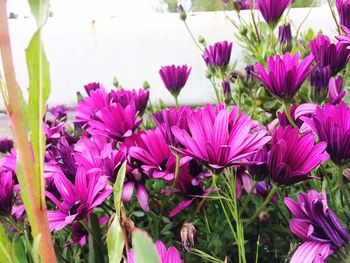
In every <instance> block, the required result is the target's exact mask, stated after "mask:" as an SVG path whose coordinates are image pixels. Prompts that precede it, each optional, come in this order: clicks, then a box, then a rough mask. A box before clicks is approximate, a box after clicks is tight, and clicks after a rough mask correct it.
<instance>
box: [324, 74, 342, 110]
mask: <svg viewBox="0 0 350 263" xmlns="http://www.w3.org/2000/svg"><path fill="white" fill-rule="evenodd" d="M328 89H329V103H330V104H333V105H336V104H339V103H340V102H341V101H342V99H343V98H344V97H345V95H346V92H345V91H344V90H343V78H342V76H339V77H338V78H337V79H335V78H331V79H330V81H329V87H328Z"/></svg>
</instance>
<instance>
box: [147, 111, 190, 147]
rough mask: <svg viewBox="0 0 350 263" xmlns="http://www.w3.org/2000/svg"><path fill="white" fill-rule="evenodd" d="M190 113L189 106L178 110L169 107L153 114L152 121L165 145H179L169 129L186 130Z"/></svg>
mask: <svg viewBox="0 0 350 263" xmlns="http://www.w3.org/2000/svg"><path fill="white" fill-rule="evenodd" d="M191 113H192V110H191V108H190V107H189V106H182V107H179V108H175V107H169V108H167V109H163V110H161V111H159V112H156V113H154V114H153V120H154V121H155V123H156V124H157V127H158V129H159V130H160V131H161V133H162V134H163V136H164V138H165V140H166V142H167V144H170V145H174V146H176V145H178V144H179V142H178V140H177V139H176V138H175V136H174V135H173V132H172V131H171V128H172V127H174V126H176V127H179V128H180V129H185V130H188V124H187V117H188V116H189V115H191Z"/></svg>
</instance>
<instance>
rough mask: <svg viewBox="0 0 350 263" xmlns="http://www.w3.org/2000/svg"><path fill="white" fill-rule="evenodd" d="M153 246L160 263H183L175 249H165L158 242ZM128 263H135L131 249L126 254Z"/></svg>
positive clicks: (160, 242) (161, 243)
mask: <svg viewBox="0 0 350 263" xmlns="http://www.w3.org/2000/svg"><path fill="white" fill-rule="evenodd" d="M154 246H155V248H156V251H157V254H158V256H159V259H160V263H183V261H182V260H181V258H180V253H179V251H177V249H176V248H175V247H173V246H171V247H169V248H168V249H167V248H166V247H165V246H164V244H163V242H162V241H160V240H158V241H157V242H156V243H155V245H154ZM128 263H136V259H135V253H134V250H133V249H130V250H129V252H128Z"/></svg>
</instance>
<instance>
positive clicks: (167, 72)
mask: <svg viewBox="0 0 350 263" xmlns="http://www.w3.org/2000/svg"><path fill="white" fill-rule="evenodd" d="M191 69H192V68H188V67H187V65H183V66H175V65H171V66H162V67H161V69H160V70H159V74H160V77H161V78H162V80H163V83H164V85H165V87H166V88H167V89H168V90H169V92H170V93H171V95H173V96H174V97H175V98H177V97H178V96H179V94H180V91H181V89H182V88H183V87H184V86H185V84H186V82H187V79H188V76H189V75H190V73H191Z"/></svg>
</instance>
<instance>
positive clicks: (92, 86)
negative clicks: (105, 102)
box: [84, 82, 103, 96]
mask: <svg viewBox="0 0 350 263" xmlns="http://www.w3.org/2000/svg"><path fill="white" fill-rule="evenodd" d="M100 88H103V87H102V85H101V84H100V83H98V82H91V83H89V84H86V85H85V86H84V89H85V91H86V93H87V94H88V95H89V96H90V93H91V91H93V90H98V89H100Z"/></svg>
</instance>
